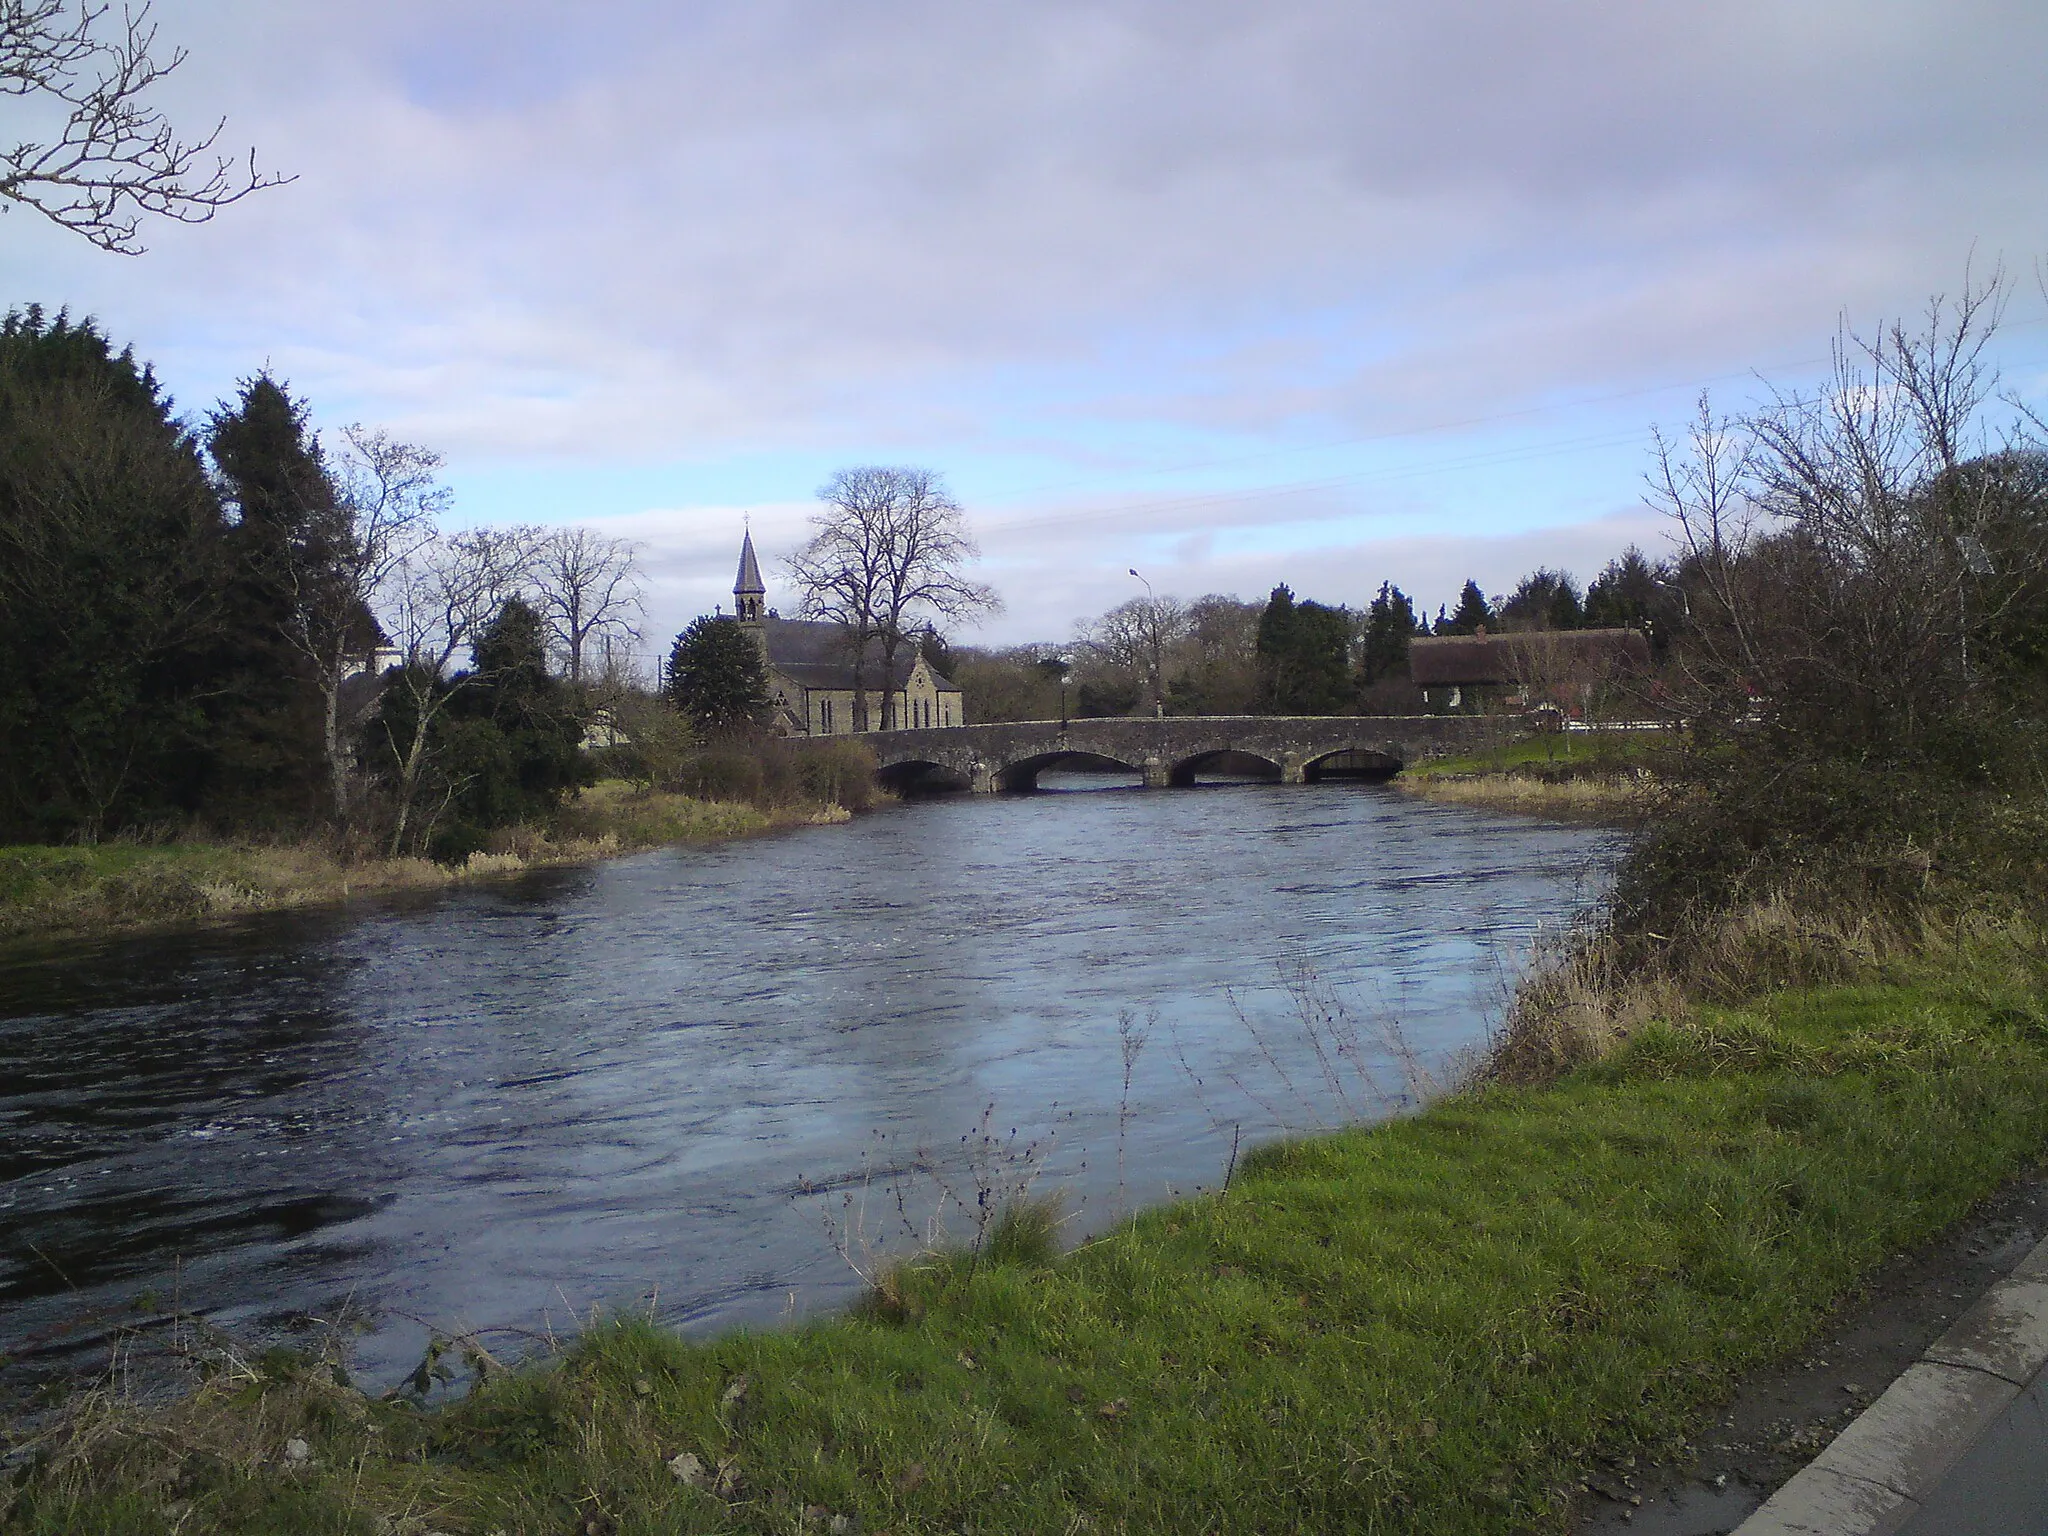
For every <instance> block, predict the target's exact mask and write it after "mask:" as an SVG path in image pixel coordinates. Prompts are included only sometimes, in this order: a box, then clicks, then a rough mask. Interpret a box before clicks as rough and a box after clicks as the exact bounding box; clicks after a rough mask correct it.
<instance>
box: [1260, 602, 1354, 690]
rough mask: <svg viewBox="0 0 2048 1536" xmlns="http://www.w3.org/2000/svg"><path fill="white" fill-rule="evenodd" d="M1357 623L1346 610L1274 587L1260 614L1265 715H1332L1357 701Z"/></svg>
mask: <svg viewBox="0 0 2048 1536" xmlns="http://www.w3.org/2000/svg"><path fill="white" fill-rule="evenodd" d="M1350 652H1351V622H1350V615H1348V614H1347V613H1346V612H1345V611H1344V610H1343V609H1342V608H1326V607H1324V606H1323V605H1322V604H1321V603H1316V602H1300V603H1297V602H1296V601H1295V600H1294V593H1293V592H1292V591H1291V590H1289V589H1288V587H1287V586H1286V585H1284V584H1283V585H1281V586H1277V587H1275V588H1274V589H1273V592H1272V596H1271V597H1269V598H1268V599H1267V600H1266V608H1265V611H1264V612H1263V613H1262V614H1260V615H1259V638H1258V663H1259V706H1260V712H1261V713H1263V714H1269V715H1332V714H1336V713H1338V712H1339V711H1341V710H1343V709H1344V708H1346V707H1347V706H1348V705H1349V704H1350V702H1351V664H1350Z"/></svg>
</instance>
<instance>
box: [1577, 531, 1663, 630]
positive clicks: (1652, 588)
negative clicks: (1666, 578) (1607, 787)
mask: <svg viewBox="0 0 2048 1536" xmlns="http://www.w3.org/2000/svg"><path fill="white" fill-rule="evenodd" d="M1662 599H1663V583H1662V582H1661V581H1660V580H1659V578H1658V573H1657V570H1656V568H1655V567H1654V566H1652V565H1651V564H1650V562H1649V561H1648V559H1646V558H1645V557H1644V555H1643V552H1642V551H1641V550H1640V549H1637V548H1636V547H1635V545H1633V544H1631V545H1629V547H1628V548H1627V549H1625V550H1623V551H1622V553H1621V558H1619V559H1618V560H1610V561H1608V562H1607V568H1606V569H1605V570H1603V571H1602V572H1601V573H1600V574H1599V575H1598V576H1597V577H1595V578H1594V580H1593V584H1592V585H1591V586H1589V587H1587V588H1586V627H1587V628H1588V629H1621V628H1629V629H1636V628H1640V627H1641V626H1643V625H1644V624H1646V623H1648V622H1649V620H1650V616H1651V614H1652V613H1653V612H1654V611H1655V610H1656V609H1657V608H1659V607H1660V606H1661V605H1662Z"/></svg>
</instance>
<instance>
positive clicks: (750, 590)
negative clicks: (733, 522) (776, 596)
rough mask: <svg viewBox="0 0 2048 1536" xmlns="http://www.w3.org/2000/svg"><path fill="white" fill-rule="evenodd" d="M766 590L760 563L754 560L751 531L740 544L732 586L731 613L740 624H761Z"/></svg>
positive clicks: (750, 530) (766, 594) (748, 531)
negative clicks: (735, 575)
mask: <svg viewBox="0 0 2048 1536" xmlns="http://www.w3.org/2000/svg"><path fill="white" fill-rule="evenodd" d="M767 596H768V588H767V587H766V586H765V585H763V583H762V581H761V562H760V561H758V560H756V559H755V558H754V534H753V530H752V529H749V530H747V533H746V536H745V538H744V539H742V540H741V543H740V573H739V575H738V576H737V577H736V578H734V580H733V584H732V611H733V614H734V616H735V617H736V618H738V619H739V621H740V622H741V623H742V624H759V623H760V622H761V604H762V601H763V599H765V598H766V597H767Z"/></svg>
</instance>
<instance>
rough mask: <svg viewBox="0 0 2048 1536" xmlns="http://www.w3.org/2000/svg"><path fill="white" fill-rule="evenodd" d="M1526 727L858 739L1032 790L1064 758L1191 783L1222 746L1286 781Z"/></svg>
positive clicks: (1326, 722) (1255, 721)
mask: <svg viewBox="0 0 2048 1536" xmlns="http://www.w3.org/2000/svg"><path fill="white" fill-rule="evenodd" d="M1531 729H1532V722H1531V720H1530V718H1529V717H1528V716H1524V715H1168V716H1165V717H1163V718H1153V719H1143V718H1139V719H1123V718H1120V719H1106V720H1103V719H1097V720H1069V721H1066V722H1061V721H1058V720H1027V721H1017V722H1013V723H1005V724H1000V725H956V726H939V727H934V728H931V729H927V730H904V731H874V732H870V733H869V734H867V735H864V736H863V737H862V738H861V740H862V741H863V742H864V743H866V744H867V746H868V747H869V748H870V749H871V750H872V751H873V752H874V753H875V756H876V759H877V762H878V764H879V766H880V767H881V769H882V770H883V771H884V773H893V774H895V775H897V776H902V775H904V774H905V773H907V772H908V771H910V770H913V769H917V770H919V771H923V770H927V769H938V770H940V772H942V773H943V774H945V775H948V776H952V777H955V778H957V779H960V780H964V781H965V783H966V785H967V787H969V788H972V789H975V790H979V791H983V792H988V791H992V790H997V789H1005V788H1010V789H1025V788H1029V787H1030V786H1031V784H1032V783H1033V782H1035V781H1036V778H1037V776H1038V774H1039V772H1041V771H1042V770H1043V769H1045V768H1049V767H1053V766H1055V765H1056V764H1058V763H1059V762H1061V761H1063V760H1068V761H1074V760H1079V761H1086V760H1089V759H1095V760H1101V761H1107V762H1109V763H1113V764H1118V765H1120V766H1123V767H1125V768H1128V769H1130V770H1131V771H1133V772H1136V773H1140V774H1142V775H1143V776H1144V780H1145V783H1146V784H1147V785H1152V786H1163V785H1167V784H1173V783H1192V782H1193V780H1194V775H1195V773H1196V772H1197V771H1199V768H1200V765H1201V764H1202V763H1203V761H1204V760H1205V759H1215V758H1218V757H1220V756H1222V755H1223V754H1226V753H1228V754H1233V755H1236V756H1238V757H1241V758H1243V757H1249V758H1257V759H1259V760H1261V761H1263V762H1265V763H1267V764H1270V765H1271V767H1272V768H1273V769H1274V770H1275V771H1276V772H1277V773H1278V776H1279V777H1280V779H1281V780H1282V781H1283V782H1285V783H1290V784H1299V783H1304V782H1307V781H1310V780H1313V779H1314V778H1316V777H1318V776H1319V774H1320V773H1321V772H1322V771H1323V769H1322V768H1321V767H1320V766H1319V765H1322V764H1324V763H1326V762H1327V761H1328V760H1330V759H1333V758H1338V757H1345V758H1348V759H1350V760H1351V763H1352V765H1354V766H1355V765H1356V763H1358V762H1361V761H1377V762H1379V763H1381V764H1383V765H1384V767H1385V769H1386V771H1388V772H1394V771H1397V770H1399V769H1400V768H1403V767H1406V766H1407V765H1408V764H1410V763H1416V762H1421V761H1423V760H1424V759H1426V758H1431V757H1443V756H1447V755H1451V754H1456V753H1464V752H1476V751H1483V750H1485V749H1487V748H1490V747H1495V746H1500V745H1504V744H1506V743H1508V742H1511V741H1517V740H1520V739H1521V738H1522V737H1524V736H1526V735H1528V734H1529V732H1530V730H1531Z"/></svg>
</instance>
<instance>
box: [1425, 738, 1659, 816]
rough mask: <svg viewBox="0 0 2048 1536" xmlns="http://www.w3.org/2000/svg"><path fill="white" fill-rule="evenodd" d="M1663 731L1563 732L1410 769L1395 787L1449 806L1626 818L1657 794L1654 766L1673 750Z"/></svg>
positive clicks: (1551, 814) (1434, 761)
mask: <svg viewBox="0 0 2048 1536" xmlns="http://www.w3.org/2000/svg"><path fill="white" fill-rule="evenodd" d="M1669 746H1670V739H1669V738H1668V737H1667V736H1665V735H1664V734H1663V733H1662V732H1658V731H1610V732H1600V731H1584V732H1579V731H1559V732H1555V733H1551V734H1546V735H1542V736H1535V737H1531V738H1529V739H1527V740H1523V741H1518V742H1514V743H1512V744H1510V745H1508V746H1505V747H1499V748H1496V749H1494V750H1493V751H1491V752H1484V753H1476V754H1470V755H1466V756H1460V757H1438V758H1432V759H1430V760H1429V761H1427V762H1423V763H1417V764H1416V765H1415V766H1413V767H1412V768H1407V769H1404V770H1403V771H1402V772H1401V773H1400V774H1399V775H1397V776H1396V777H1395V779H1394V784H1395V786H1396V787H1397V788H1400V789H1403V790H1405V791H1407V792H1408V793H1410V794H1413V795H1419V796H1421V797H1422V798H1424V799H1428V800H1436V801H1440V802H1442V803H1444V804H1448V805H1471V806H1477V807H1479V808H1481V809H1484V810H1505V811H1519V812H1523V813H1525V814H1529V815H1537V816H1552V817H1556V818H1559V819H1563V820H1572V821H1625V820H1631V819H1633V818H1635V817H1637V816H1639V815H1641V814H1642V813H1643V812H1644V810H1645V809H1646V808H1648V806H1649V804H1650V802H1651V801H1652V799H1653V797H1654V796H1655V794H1656V793H1657V783H1656V780H1655V779H1654V777H1652V776H1651V774H1650V771H1649V765H1650V764H1651V763H1652V762H1653V761H1654V759H1655V756H1656V754H1657V753H1658V752H1659V751H1662V750H1668V749H1669Z"/></svg>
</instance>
